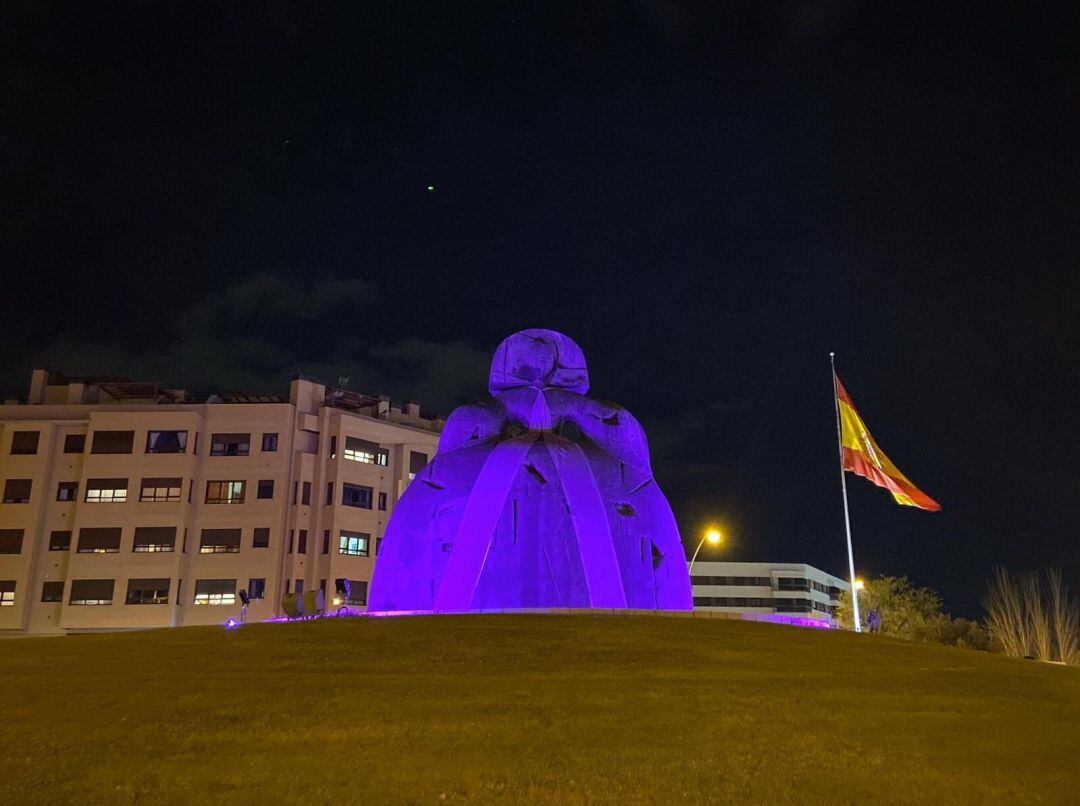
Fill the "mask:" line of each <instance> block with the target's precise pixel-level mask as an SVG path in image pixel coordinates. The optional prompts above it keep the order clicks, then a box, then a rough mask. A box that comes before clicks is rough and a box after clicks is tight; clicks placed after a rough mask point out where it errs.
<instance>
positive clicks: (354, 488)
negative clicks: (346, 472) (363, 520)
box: [341, 483, 372, 509]
mask: <svg viewBox="0 0 1080 806" xmlns="http://www.w3.org/2000/svg"><path fill="white" fill-rule="evenodd" d="M371 492H372V490H371V488H370V487H361V486H360V485H359V484H347V483H342V485H341V503H342V505H344V506H347V507H359V508H360V509H371Z"/></svg>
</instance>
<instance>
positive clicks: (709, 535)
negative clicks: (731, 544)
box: [688, 529, 723, 575]
mask: <svg viewBox="0 0 1080 806" xmlns="http://www.w3.org/2000/svg"><path fill="white" fill-rule="evenodd" d="M721 540H723V535H721V534H720V531H719V530H718V529H709V530H708V531H707V532H705V534H704V535H702V536H701V540H700V541H699V542H698V544H697V548H696V549H694V556H693V557H691V558H690V569H689V571H688V573H689V574H691V575H692V574H693V573H694V563H695V562H696V561H697V556H698V552H699V551H701V547H702V546H704V545H705V542H706V541H708V543H709V545H710V546H718V545H720V541H721Z"/></svg>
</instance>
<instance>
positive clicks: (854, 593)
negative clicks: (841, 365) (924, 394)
mask: <svg viewBox="0 0 1080 806" xmlns="http://www.w3.org/2000/svg"><path fill="white" fill-rule="evenodd" d="M829 366H831V367H832V387H833V388H832V390H833V405H834V406H835V407H836V445H837V447H838V449H839V451H840V490H841V492H842V493H843V495H844V531H845V532H846V533H847V561H848V574H849V578H850V579H851V611H852V614H853V616H854V619H855V632H862V619H861V618H860V617H859V591H858V589H857V588H856V587H855V552H854V551H853V550H852V548H851V517H850V516H849V515H848V503H847V477H846V476H845V475H844V432H843V430H842V429H841V427H840V392H839V390H838V389H837V388H836V353H829Z"/></svg>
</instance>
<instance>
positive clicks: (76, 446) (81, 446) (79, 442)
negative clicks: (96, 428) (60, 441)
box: [64, 434, 86, 453]
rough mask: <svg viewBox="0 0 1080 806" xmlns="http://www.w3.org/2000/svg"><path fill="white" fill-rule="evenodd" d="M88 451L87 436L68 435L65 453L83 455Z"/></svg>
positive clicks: (65, 438)
mask: <svg viewBox="0 0 1080 806" xmlns="http://www.w3.org/2000/svg"><path fill="white" fill-rule="evenodd" d="M85 450H86V434H67V435H66V436H65V437H64V453H83V452H84V451H85Z"/></svg>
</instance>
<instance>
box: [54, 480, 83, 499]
mask: <svg viewBox="0 0 1080 806" xmlns="http://www.w3.org/2000/svg"><path fill="white" fill-rule="evenodd" d="M78 498H79V482H77V481H62V482H60V484H59V485H57V487H56V500H57V501H76V500H78Z"/></svg>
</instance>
